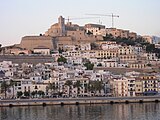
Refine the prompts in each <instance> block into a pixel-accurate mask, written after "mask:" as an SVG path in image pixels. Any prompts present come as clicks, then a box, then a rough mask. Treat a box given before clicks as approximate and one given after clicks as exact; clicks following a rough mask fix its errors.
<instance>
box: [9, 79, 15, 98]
mask: <svg viewBox="0 0 160 120" xmlns="http://www.w3.org/2000/svg"><path fill="white" fill-rule="evenodd" d="M9 86H10V87H12V89H13V94H12V98H14V86H15V81H13V80H10V84H9Z"/></svg>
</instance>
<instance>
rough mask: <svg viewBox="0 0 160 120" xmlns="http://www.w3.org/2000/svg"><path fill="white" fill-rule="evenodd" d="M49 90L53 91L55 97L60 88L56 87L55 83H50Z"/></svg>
mask: <svg viewBox="0 0 160 120" xmlns="http://www.w3.org/2000/svg"><path fill="white" fill-rule="evenodd" d="M48 89H50V90H51V95H53V94H54V93H55V91H56V90H57V89H58V87H57V86H56V84H55V82H53V83H49V86H48Z"/></svg>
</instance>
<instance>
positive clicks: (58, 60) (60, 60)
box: [57, 56, 67, 63]
mask: <svg viewBox="0 0 160 120" xmlns="http://www.w3.org/2000/svg"><path fill="white" fill-rule="evenodd" d="M57 62H62V63H67V59H66V58H65V57H63V56H60V57H59V58H58V59H57Z"/></svg>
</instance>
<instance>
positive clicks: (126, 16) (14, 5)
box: [0, 0, 160, 46]
mask: <svg viewBox="0 0 160 120" xmlns="http://www.w3.org/2000/svg"><path fill="white" fill-rule="evenodd" d="M159 11H160V0H0V44H2V45H3V46H5V45H12V44H18V43H20V41H21V38H22V37H23V36H26V35H39V34H40V33H42V34H43V33H45V31H47V29H48V28H49V27H50V26H51V25H52V24H54V23H56V22H57V18H58V17H59V16H60V15H62V16H63V17H65V18H67V17H68V16H69V17H70V18H83V17H96V16H87V15H85V14H110V13H114V14H116V15H119V16H120V17H119V18H115V19H114V21H115V27H116V28H121V29H126V30H130V31H133V32H137V33H138V34H140V35H156V36H160V12H159ZM99 21H101V22H102V24H104V25H106V27H111V18H110V17H100V18H94V19H81V20H72V22H73V23H77V24H80V25H84V24H86V23H99Z"/></svg>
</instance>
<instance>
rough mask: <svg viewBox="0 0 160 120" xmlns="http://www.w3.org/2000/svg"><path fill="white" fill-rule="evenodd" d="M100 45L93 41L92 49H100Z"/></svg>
mask: <svg viewBox="0 0 160 120" xmlns="http://www.w3.org/2000/svg"><path fill="white" fill-rule="evenodd" d="M98 48H99V46H98V45H97V44H96V43H91V50H95V49H98Z"/></svg>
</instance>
